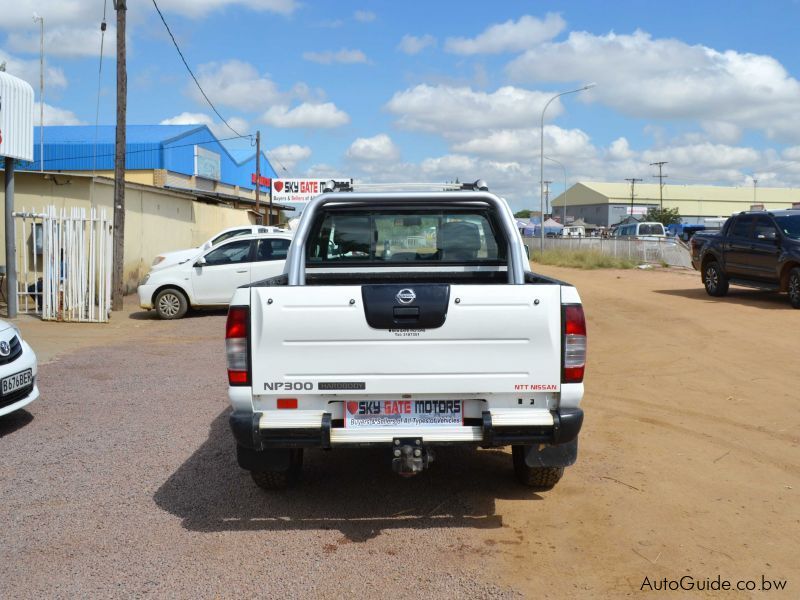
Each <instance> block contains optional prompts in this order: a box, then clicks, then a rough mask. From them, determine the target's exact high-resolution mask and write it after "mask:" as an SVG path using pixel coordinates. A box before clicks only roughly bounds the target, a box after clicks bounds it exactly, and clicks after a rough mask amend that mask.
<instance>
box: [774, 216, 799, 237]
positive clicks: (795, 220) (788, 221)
mask: <svg viewBox="0 0 800 600" xmlns="http://www.w3.org/2000/svg"><path fill="white" fill-rule="evenodd" d="M775 222H776V223H778V227H780V228H781V231H782V232H783V235H785V236H786V237H789V238H792V239H793V240H800V215H784V216H780V217H775Z"/></svg>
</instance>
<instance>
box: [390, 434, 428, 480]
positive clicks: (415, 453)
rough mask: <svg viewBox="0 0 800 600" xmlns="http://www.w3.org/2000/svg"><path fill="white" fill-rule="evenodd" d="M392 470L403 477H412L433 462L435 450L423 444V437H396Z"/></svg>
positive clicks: (393, 445)
mask: <svg viewBox="0 0 800 600" xmlns="http://www.w3.org/2000/svg"><path fill="white" fill-rule="evenodd" d="M392 455H393V458H392V470H394V472H395V473H397V474H398V475H400V476H401V477H412V476H414V475H416V474H417V473H420V472H421V471H422V470H423V469H424V468H426V467H427V466H428V465H430V464H431V463H432V462H433V451H432V450H430V449H429V448H425V447H424V446H423V445H422V438H394V442H393V443H392Z"/></svg>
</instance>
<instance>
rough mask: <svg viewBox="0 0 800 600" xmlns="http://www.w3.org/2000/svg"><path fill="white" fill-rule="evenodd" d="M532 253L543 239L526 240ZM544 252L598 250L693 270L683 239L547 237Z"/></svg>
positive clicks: (537, 248)
mask: <svg viewBox="0 0 800 600" xmlns="http://www.w3.org/2000/svg"><path fill="white" fill-rule="evenodd" d="M523 240H524V241H525V245H526V246H528V248H529V249H530V251H531V254H533V253H534V252H537V251H538V250H539V248H540V247H541V246H540V244H541V241H540V239H539V238H534V237H525V238H523ZM544 249H545V250H553V249H559V250H560V249H569V250H594V251H597V252H601V253H603V254H607V255H609V256H616V257H619V258H628V259H630V260H634V261H637V262H640V263H654V264H667V265H669V266H671V267H685V268H688V269H691V268H692V260H691V254H690V252H689V247H688V246H687V245H686V244H684V243H683V242H682V241H681V240H678V239H675V238H668V239H664V240H659V241H645V240H627V239H617V238H593V237H564V238H545V239H544Z"/></svg>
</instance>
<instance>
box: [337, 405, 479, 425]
mask: <svg viewBox="0 0 800 600" xmlns="http://www.w3.org/2000/svg"><path fill="white" fill-rule="evenodd" d="M344 411H345V415H344V417H345V418H344V424H345V427H436V426H442V425H462V424H463V422H464V421H463V417H464V406H463V402H462V401H461V400H351V401H348V402H345V407H344Z"/></svg>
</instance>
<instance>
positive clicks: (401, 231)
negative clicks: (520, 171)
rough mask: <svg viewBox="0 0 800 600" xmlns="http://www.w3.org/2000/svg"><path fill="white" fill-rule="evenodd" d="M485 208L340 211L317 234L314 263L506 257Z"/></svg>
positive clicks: (482, 260)
mask: <svg viewBox="0 0 800 600" xmlns="http://www.w3.org/2000/svg"><path fill="white" fill-rule="evenodd" d="M502 239H503V238H502V236H501V235H500V234H498V232H497V227H496V225H495V224H494V223H493V220H492V218H491V216H490V215H489V213H487V212H486V211H482V210H464V211H459V210H452V211H450V210H447V211H441V210H430V211H424V212H421V211H416V212H414V213H409V212H401V211H389V210H387V211H383V210H381V211H357V212H356V211H352V212H350V211H347V212H345V211H336V212H330V213H328V214H326V215H325V217H324V219H323V220H322V222H321V223H320V225H319V227H318V228H316V232H312V235H311V237H310V238H309V247H308V252H307V257H308V262H309V263H320V262H325V263H327V264H329V265H330V264H337V263H351V262H376V261H380V262H381V263H383V264H386V262H391V263H394V264H396V265H397V266H402V264H403V263H407V262H408V261H414V262H423V263H425V262H427V263H431V262H434V263H452V262H457V263H465V262H466V263H476V262H477V263H483V264H486V263H489V264H499V263H501V262H504V261H505V259H506V246H505V243H504V242H502Z"/></svg>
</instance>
